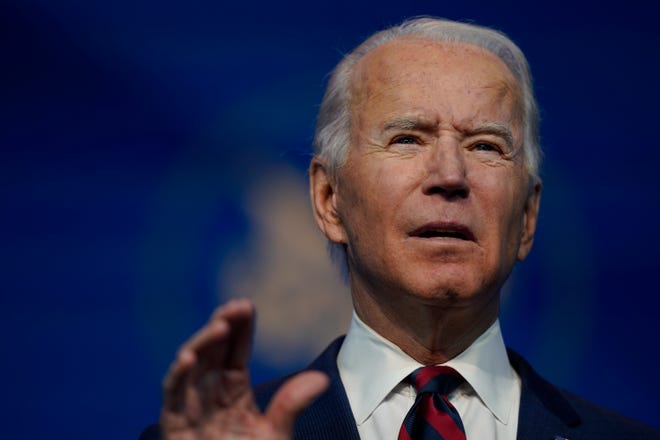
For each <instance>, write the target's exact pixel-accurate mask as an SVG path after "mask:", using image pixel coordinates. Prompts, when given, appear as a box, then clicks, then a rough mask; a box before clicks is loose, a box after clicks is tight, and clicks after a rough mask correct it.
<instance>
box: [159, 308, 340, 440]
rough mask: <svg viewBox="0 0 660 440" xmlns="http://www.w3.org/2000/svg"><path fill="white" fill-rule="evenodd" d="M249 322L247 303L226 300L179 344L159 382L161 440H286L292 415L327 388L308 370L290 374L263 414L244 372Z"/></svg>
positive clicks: (251, 313)
mask: <svg viewBox="0 0 660 440" xmlns="http://www.w3.org/2000/svg"><path fill="white" fill-rule="evenodd" d="M253 320H254V307H253V306H252V304H251V303H250V302H249V301H248V300H233V301H230V302H228V303H227V304H225V305H224V306H221V307H219V308H218V309H216V310H215V312H214V313H213V315H212V316H211V319H210V320H209V322H208V323H207V324H206V325H205V326H204V327H203V328H202V329H200V330H199V331H198V332H197V333H195V334H194V335H193V336H192V337H191V338H190V339H189V340H188V341H187V342H186V343H184V344H183V345H182V346H181V348H180V349H179V352H178V355H177V358H176V359H175V360H174V362H173V363H172V365H171V366H170V369H169V371H168V373H167V375H166V377H165V380H164V382H163V409H162V412H161V417H160V427H161V433H162V436H163V438H165V439H168V440H193V439H195V440H196V439H204V440H215V439H228V438H231V439H271V440H280V439H281V440H284V439H289V438H291V432H292V429H293V424H294V421H295V418H296V416H297V415H298V413H300V411H302V410H303V409H305V408H306V407H307V406H308V405H309V404H311V403H312V401H313V400H314V399H315V398H316V397H317V396H318V395H320V394H321V393H322V392H323V391H324V390H325V389H326V388H327V386H328V379H327V377H326V376H325V375H324V374H322V373H319V372H313V371H310V372H305V373H301V374H298V375H296V376H294V377H293V378H292V379H290V380H289V381H287V382H286V383H285V384H284V385H282V387H281V388H280V389H279V390H278V392H277V393H276V394H275V396H274V397H273V399H272V400H271V402H270V405H269V406H268V409H267V410H266V412H265V413H263V414H262V413H261V412H260V411H259V409H258V408H257V405H256V404H255V402H254V397H253V394H252V389H251V388H250V376H249V371H248V360H249V353H250V341H251V339H252V329H253Z"/></svg>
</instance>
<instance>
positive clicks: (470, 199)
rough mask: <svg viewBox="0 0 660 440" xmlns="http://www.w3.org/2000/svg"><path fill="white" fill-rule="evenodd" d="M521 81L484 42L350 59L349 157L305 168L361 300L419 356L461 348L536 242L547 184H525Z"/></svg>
mask: <svg viewBox="0 0 660 440" xmlns="http://www.w3.org/2000/svg"><path fill="white" fill-rule="evenodd" d="M419 54H423V55H424V56H423V57H420V56H419ZM515 89H516V88H515V80H514V79H513V76H512V74H511V73H510V72H509V71H508V69H507V68H506V66H505V65H504V63H502V62H501V60H499V59H498V58H497V57H495V56H494V55H493V54H491V53H489V52H487V51H485V50H484V49H481V48H477V47H475V46H470V45H466V44H441V43H429V42H422V41H418V40H403V39H402V40H396V41H394V42H390V43H386V44H385V45H383V46H381V47H379V48H377V49H375V50H373V51H372V52H371V53H369V54H368V55H366V56H365V57H364V58H363V59H362V60H361V61H360V63H359V64H358V66H356V73H355V76H354V78H353V83H352V91H353V93H352V101H351V147H350V149H349V152H348V160H347V161H346V163H345V164H344V165H343V166H342V167H341V168H339V169H338V171H337V175H336V178H335V179H334V180H333V179H330V178H329V177H328V176H327V175H326V172H325V168H324V164H323V163H322V161H321V160H320V159H315V160H314V161H313V162H312V165H311V167H310V178H311V181H312V199H313V203H314V206H315V212H316V215H317V221H318V223H319V226H320V227H321V229H322V230H323V231H324V232H325V234H326V235H327V237H328V238H329V239H330V240H332V241H334V242H335V243H341V244H343V245H344V246H345V247H346V250H347V260H348V265H349V274H350V275H349V277H350V284H351V292H352V295H353V301H354V306H355V310H356V312H357V313H358V315H359V316H360V318H361V319H362V320H364V321H365V323H367V324H368V325H369V326H370V327H372V328H373V329H374V330H376V331H377V332H378V333H380V334H382V335H384V336H385V337H386V338H387V339H389V340H390V341H392V342H394V343H395V344H397V345H398V346H399V347H401V348H402V349H403V350H404V351H405V352H406V353H408V354H409V355H411V356H412V357H413V358H415V359H417V360H419V361H420V362H423V363H440V362H444V361H446V360H447V359H450V358H452V357H454V356H455V355H457V354H458V353H460V352H461V351H463V350H464V349H465V348H466V347H467V346H468V345H469V343H470V342H471V341H473V340H474V339H475V338H476V337H477V336H478V335H479V334H481V333H482V332H483V331H484V330H485V329H486V328H487V327H488V326H490V325H491V324H492V322H494V320H495V319H496V317H497V314H498V312H499V290H500V288H501V286H502V284H503V283H504V281H505V280H506V278H507V276H508V274H509V273H510V271H511V268H512V266H513V264H514V263H515V261H516V260H522V259H524V258H525V257H526V255H527V253H528V252H529V249H530V248H531V243H532V241H533V233H534V229H535V225H536V217H537V212H538V201H539V194H540V185H536V186H534V187H533V189H532V191H530V190H529V187H530V184H529V182H530V177H529V175H528V173H527V171H526V169H525V165H524V163H523V155H522V154H519V152H518V151H519V150H520V147H519V146H520V145H521V139H522V136H521V133H522V127H521V123H520V119H519V118H518V115H519V113H520V111H519V109H518V107H519V105H518V100H517V99H516V95H518V92H517V91H516V90H515ZM426 224H459V225H462V226H461V227H465V228H468V229H469V230H470V232H471V234H472V235H473V236H474V240H463V239H460V238H456V237H451V236H435V237H433V238H428V237H427V238H423V237H418V236H414V235H410V234H411V232H412V231H414V230H416V229H418V228H419V227H421V226H423V225H426Z"/></svg>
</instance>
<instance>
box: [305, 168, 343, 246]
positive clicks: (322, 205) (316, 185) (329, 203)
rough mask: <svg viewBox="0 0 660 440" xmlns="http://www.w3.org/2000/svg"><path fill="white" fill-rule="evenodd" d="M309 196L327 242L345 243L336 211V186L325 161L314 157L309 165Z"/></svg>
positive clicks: (317, 222)
mask: <svg viewBox="0 0 660 440" xmlns="http://www.w3.org/2000/svg"><path fill="white" fill-rule="evenodd" d="M309 195H310V198H311V201H312V209H313V210H314V218H315V220H316V224H317V225H318V227H319V228H320V229H321V231H323V233H324V234H325V236H326V237H327V238H328V240H330V241H332V242H334V243H346V234H345V232H344V228H343V224H342V221H341V217H340V215H339V212H338V210H337V197H338V193H337V185H336V181H335V179H333V177H332V176H331V175H330V173H329V171H328V166H327V165H326V163H325V161H324V160H322V159H321V158H319V157H314V158H313V159H312V162H311V163H310V165H309Z"/></svg>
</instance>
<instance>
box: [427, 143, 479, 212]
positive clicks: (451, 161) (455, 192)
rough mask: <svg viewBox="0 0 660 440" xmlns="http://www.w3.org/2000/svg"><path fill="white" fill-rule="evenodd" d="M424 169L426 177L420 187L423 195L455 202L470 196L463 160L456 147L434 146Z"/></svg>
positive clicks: (458, 148) (459, 150)
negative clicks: (440, 197) (437, 196)
mask: <svg viewBox="0 0 660 440" xmlns="http://www.w3.org/2000/svg"><path fill="white" fill-rule="evenodd" d="M426 169H427V176H426V179H425V180H424V183H423V185H422V191H423V193H424V194H425V195H439V196H442V197H443V198H445V199H447V200H455V199H464V198H467V196H468V195H469V194H470V186H469V185H468V180H467V168H466V165H465V158H464V157H463V155H462V151H461V149H460V147H459V146H458V145H455V146H454V145H436V146H435V147H434V148H433V149H432V157H430V158H429V159H428V162H427V164H426Z"/></svg>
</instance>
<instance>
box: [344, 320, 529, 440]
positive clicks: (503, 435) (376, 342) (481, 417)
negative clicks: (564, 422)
mask: <svg viewBox="0 0 660 440" xmlns="http://www.w3.org/2000/svg"><path fill="white" fill-rule="evenodd" d="M443 365H447V366H450V367H452V368H454V369H455V370H456V371H458V372H459V373H460V374H461V375H462V376H463V377H464V378H465V383H463V384H462V385H461V386H459V387H458V388H457V389H456V391H454V392H453V393H451V394H450V395H449V400H450V401H451V403H452V404H453V405H454V406H455V407H456V409H457V410H458V413H459V414H460V416H461V420H462V421H463V425H464V426H465V434H466V437H467V439H468V440H471V439H474V440H515V438H516V432H517V429H518V410H519V406H520V377H519V376H518V374H517V373H516V372H515V371H514V369H513V368H512V367H511V364H510V363H509V359H508V357H507V354H506V348H505V346H504V340H503V339H502V333H501V331H500V324H499V321H498V320H496V321H495V323H493V325H492V326H490V327H489V328H488V330H486V331H485V332H484V333H483V334H482V335H481V336H479V338H477V339H476V340H475V341H474V342H473V343H472V345H470V347H468V348H467V350H465V351H464V352H463V353H461V354H459V355H458V356H456V357H455V358H453V359H451V360H450V361H448V362H446V363H445V364H443ZM337 366H338V368H339V375H340V377H341V380H342V382H343V384H344V388H345V389H346V394H347V395H348V401H349V403H350V405H351V409H352V411H353V416H354V417H355V422H356V424H357V428H358V432H359V433H360V438H361V439H362V440H388V439H391V440H396V438H397V436H398V435H399V429H400V428H401V424H402V423H403V419H404V417H405V416H406V413H407V412H408V410H409V409H410V408H411V407H412V405H413V403H414V401H415V395H416V392H415V389H414V387H413V386H412V385H409V384H406V383H402V381H403V380H404V379H405V378H406V376H408V375H409V374H410V373H412V372H413V371H415V370H416V369H417V368H419V367H421V366H422V365H421V364H420V363H418V362H417V361H415V360H414V359H413V358H411V357H410V356H408V355H407V354H405V353H404V352H403V351H402V350H401V349H400V348H399V347H397V346H396V345H394V344H393V343H391V342H390V341H388V340H386V339H385V338H383V337H382V336H380V335H379V334H377V333H376V332H375V331H374V330H372V329H371V328H369V327H368V326H367V325H366V324H365V323H364V322H362V321H361V320H360V318H358V317H357V315H356V314H355V312H354V313H353V320H352V321H351V326H350V328H349V330H348V334H347V335H346V339H345V340H344V343H343V344H342V346H341V349H340V350H339V354H338V355H337Z"/></svg>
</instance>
